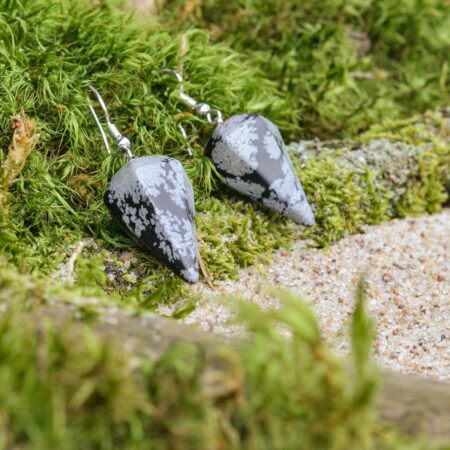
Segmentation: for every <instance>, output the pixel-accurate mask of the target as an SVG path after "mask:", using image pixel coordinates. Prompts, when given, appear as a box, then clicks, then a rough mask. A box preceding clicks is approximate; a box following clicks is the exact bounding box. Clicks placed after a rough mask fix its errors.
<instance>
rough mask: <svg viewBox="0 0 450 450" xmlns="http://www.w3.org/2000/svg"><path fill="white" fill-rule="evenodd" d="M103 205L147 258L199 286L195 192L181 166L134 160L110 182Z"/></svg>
mask: <svg viewBox="0 0 450 450" xmlns="http://www.w3.org/2000/svg"><path fill="white" fill-rule="evenodd" d="M105 203H106V206H107V207H108V208H109V210H110V211H111V214H112V216H113V217H114V218H115V219H116V220H117V221H118V222H119V224H120V225H122V227H123V228H124V229H125V230H126V231H127V232H128V233H129V234H130V235H131V236H132V237H133V238H134V239H135V240H136V241H137V242H138V243H139V244H140V245H141V246H142V247H144V248H145V249H146V250H148V252H149V253H150V254H152V255H153V256H154V257H155V258H157V259H159V260H160V261H161V262H162V263H163V264H165V265H166V266H167V267H169V268H170V269H171V270H172V271H173V272H174V273H175V274H177V275H178V276H180V277H181V278H183V279H184V280H185V281H187V282H189V283H195V282H197V280H198V250H197V235H196V230H195V206H194V193H193V190H192V185H191V183H190V181H189V179H188V177H187V175H186V173H185V171H184V169H183V166H182V165H181V163H180V162H179V161H177V160H176V159H172V158H167V157H162V156H146V157H142V158H135V159H132V160H131V161H129V162H128V163H127V164H126V165H125V166H124V167H122V168H121V169H120V170H119V172H117V173H116V174H115V175H114V177H113V178H112V179H111V183H110V185H109V187H108V190H107V191H106V193H105Z"/></svg>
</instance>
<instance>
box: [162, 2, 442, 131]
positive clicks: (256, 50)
mask: <svg viewBox="0 0 450 450" xmlns="http://www.w3.org/2000/svg"><path fill="white" fill-rule="evenodd" d="M161 15H162V17H163V20H164V22H165V23H167V25H168V26H170V27H171V28H173V27H178V28H179V29H188V28H189V27H192V26H195V27H203V28H206V29H208V30H210V32H211V34H212V36H213V37H214V39H215V41H216V42H225V43H227V44H229V45H230V46H231V47H232V48H234V49H236V50H238V51H240V52H243V53H245V54H246V55H247V58H248V60H249V62H251V64H253V65H255V66H256V67H259V68H261V70H262V71H263V72H264V73H265V74H266V76H267V77H268V78H269V79H271V80H274V81H275V82H276V83H277V86H278V89H279V91H280V92H281V93H283V94H284V95H285V96H286V97H287V98H288V100H289V108H290V109H291V110H292V111H295V113H296V115H295V118H296V123H298V124H299V125H300V127H301V135H302V136H314V137H316V136H319V137H329V136H332V137H336V136H338V135H339V134H341V133H343V134H345V135H354V134H355V133H356V132H358V131H360V130H364V129H367V127H369V126H370V125H372V124H376V123H379V122H380V121H384V120H386V119H390V118H391V119H392V118H398V117H404V116H405V115H406V116H409V115H410V114H411V111H416V112H420V111H424V110H426V109H427V108H434V107H436V106H445V105H446V104H447V103H448V100H449V89H450V84H449V77H448V70H449V64H450V59H449V54H448V48H449V46H450V6H449V5H448V2H446V1H445V0H423V1H417V0H400V1H397V0H382V1H376V2H373V1H366V0H363V1H346V2H342V1H340V0H322V1H319V2H298V1H296V0H274V1H270V2H267V1H265V0H245V1H244V0H238V1H234V2H222V1H220V0H200V1H191V0H165V1H164V5H163V8H162V9H161Z"/></svg>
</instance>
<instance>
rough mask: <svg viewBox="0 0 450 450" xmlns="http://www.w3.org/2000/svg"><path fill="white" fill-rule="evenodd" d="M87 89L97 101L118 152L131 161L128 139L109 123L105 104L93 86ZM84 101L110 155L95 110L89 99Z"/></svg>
mask: <svg viewBox="0 0 450 450" xmlns="http://www.w3.org/2000/svg"><path fill="white" fill-rule="evenodd" d="M89 89H90V90H91V91H92V92H93V93H94V94H95V96H96V98H97V101H98V103H99V105H100V107H101V108H102V110H103V114H104V115H105V119H106V126H107V128H108V131H109V133H110V134H111V136H112V137H113V138H114V139H115V141H116V144H117V147H118V148H119V150H120V151H122V152H124V153H125V154H126V156H127V159H128V160H130V159H133V158H134V155H133V154H132V153H131V142H130V140H129V139H128V138H126V137H125V136H122V135H121V134H120V132H119V130H118V129H117V127H116V126H115V125H114V124H113V123H112V122H111V119H110V117H109V112H108V108H106V105H105V102H104V101H103V98H102V96H101V95H100V94H99V92H98V91H97V89H95V88H94V87H93V86H89ZM86 100H87V102H88V106H89V109H90V111H91V114H92V116H93V117H94V120H95V123H96V124H97V126H98V128H99V130H100V134H101V135H102V138H103V142H104V143H105V147H106V151H107V152H108V154H110V153H111V150H110V146H109V143H108V138H107V136H106V133H105V131H104V129H103V127H102V124H101V122H100V119H99V118H98V116H97V113H96V112H95V109H94V107H93V106H92V103H91V101H90V99H89V97H86Z"/></svg>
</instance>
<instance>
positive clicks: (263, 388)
mask: <svg viewBox="0 0 450 450" xmlns="http://www.w3.org/2000/svg"><path fill="white" fill-rule="evenodd" d="M52 289H53V291H54V290H55V288H52ZM54 294H55V292H53V294H52V293H51V292H50V291H49V289H48V287H47V286H46V284H45V282H42V281H38V280H36V279H32V278H30V277H23V276H20V275H18V274H17V273H16V272H13V271H8V270H5V269H2V270H1V271H0V298H4V299H8V301H7V302H6V303H5V302H4V303H3V304H2V305H1V306H2V308H3V310H2V315H1V317H0V361H1V364H0V380H1V383H2V389H1V390H0V448H12V447H15V448H16V447H17V448H22V449H33V450H39V449H48V448H58V449H60V450H69V449H79V448H83V449H114V448H117V449H118V448H127V449H148V448H152V449H174V448H183V449H186V450H188V449H196V450H197V449H198V450H201V449H211V448H229V449H244V448H245V449H249V448H250V449H253V448H254V449H280V450H281V449H283V450H284V449H288V448H298V443H299V442H301V443H302V444H301V446H302V448H303V449H318V448H321V449H333V450H340V449H347V448H361V449H367V450H369V449H375V448H377V449H396V450H399V449H401V448H405V449H406V448H411V446H410V445H411V443H410V442H408V441H405V442H404V444H402V440H401V439H400V438H399V436H398V435H396V434H393V433H392V432H389V431H387V430H386V429H384V428H383V427H381V426H380V424H379V423H378V422H377V420H376V418H375V414H374V411H373V398H374V397H373V396H374V392H375V389H376V386H377V379H378V376H377V374H376V371H375V370H374V368H373V366H372V364H371V362H370V359H369V357H368V355H369V349H370V346H371V324H370V321H369V319H368V318H367V317H366V315H365V314H364V309H363V304H364V295H363V290H362V288H360V290H359V294H358V302H357V307H356V313H355V316H354V319H353V325H352V333H353V351H354V361H355V370H354V371H348V367H347V366H346V364H345V363H344V362H343V361H342V360H341V359H339V358H337V357H336V356H335V355H334V354H333V352H332V350H331V349H330V348H329V347H328V345H327V344H325V343H324V341H323V340H322V338H321V335H320V330H319V328H318V325H317V323H316V321H315V318H314V316H313V314H312V312H311V310H310V309H309V307H308V306H307V305H306V304H305V303H303V302H302V301H301V300H300V299H298V298H297V297H295V296H292V295H290V294H287V293H282V292H278V293H276V294H274V295H277V296H279V297H280V298H281V299H282V300H283V304H284V307H283V308H282V309H280V310H278V311H277V312H274V313H271V314H267V313H263V312H261V311H260V310H259V309H257V308H256V307H254V306H252V305H251V304H249V303H246V302H244V303H243V305H242V318H241V320H243V321H244V322H245V323H246V324H247V326H248V327H249V330H250V331H251V335H250V337H249V340H248V341H247V342H245V343H244V342H243V343H241V344H239V345H237V346H234V347H225V346H222V345H214V346H208V345H206V346H201V345H200V346H194V345H193V344H184V343H174V344H173V345H171V346H170V347H169V348H168V349H167V350H166V351H164V352H162V353H161V354H160V355H159V356H158V357H157V358H156V360H154V361H150V360H148V359H146V358H145V357H143V356H141V355H140V354H137V353H133V351H130V348H133V347H132V346H131V347H130V346H129V345H128V344H127V340H128V336H127V335H126V334H125V333H124V330H123V329H122V328H121V327H120V314H119V316H118V318H119V326H118V328H117V332H116V334H113V335H111V334H108V336H103V335H102V334H101V333H100V332H98V331H96V330H98V329H97V328H96V327H95V317H93V316H92V315H89V317H88V318H89V323H88V324H83V323H80V322H74V321H73V320H72V319H70V318H69V317H70V316H69V317H68V318H66V319H62V318H60V319H59V323H58V320H57V321H56V323H55V319H53V320H52V321H50V320H46V319H45V318H44V317H45V313H43V312H42V311H41V310H40V306H39V305H40V304H44V305H45V308H46V312H47V314H48V312H49V311H51V310H52V305H53V304H54V303H53V302H54V301H55V297H54ZM74 294H75V295H76V294H77V293H76V291H75V292H74V290H73V289H70V291H69V290H65V289H64V288H61V287H59V289H58V300H57V301H56V304H55V306H58V305H60V301H61V300H63V299H65V300H69V301H70V299H71V298H73V295H74ZM99 300H100V301H101V299H99ZM234 302H237V299H234ZM59 308H61V307H60V306H59ZM79 316H80V314H79ZM53 317H57V316H55V315H53ZM81 317H82V318H84V319H85V320H86V316H85V315H83V314H81ZM93 320H94V322H93ZM17 323H20V326H17ZM279 325H281V326H282V327H283V329H288V330H290V331H291V332H292V339H290V340H286V338H285V337H284V336H283V335H282V334H281V333H280V332H279V331H278V330H279ZM139 326H141V325H140V324H139V321H138V320H137V321H136V327H139ZM143 345H144V347H145V342H143ZM415 445H416V447H414V448H418V449H420V448H422V447H421V446H420V445H419V444H418V443H416V444H415ZM423 448H425V446H424V447H423ZM426 448H429V447H428V446H427V447H426Z"/></svg>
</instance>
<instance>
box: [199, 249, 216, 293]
mask: <svg viewBox="0 0 450 450" xmlns="http://www.w3.org/2000/svg"><path fill="white" fill-rule="evenodd" d="M198 264H199V266H200V270H201V272H202V274H203V277H204V278H205V280H206V284H207V285H208V286H209V288H210V289H211V290H213V291H214V285H213V283H212V281H211V277H210V276H209V273H208V271H207V270H206V266H205V261H203V258H202V256H201V255H200V252H198Z"/></svg>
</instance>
